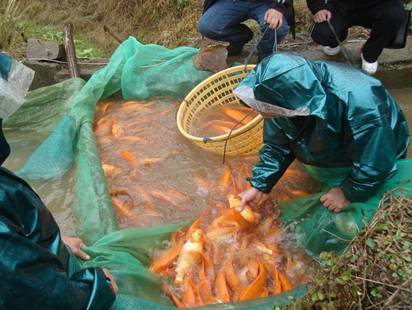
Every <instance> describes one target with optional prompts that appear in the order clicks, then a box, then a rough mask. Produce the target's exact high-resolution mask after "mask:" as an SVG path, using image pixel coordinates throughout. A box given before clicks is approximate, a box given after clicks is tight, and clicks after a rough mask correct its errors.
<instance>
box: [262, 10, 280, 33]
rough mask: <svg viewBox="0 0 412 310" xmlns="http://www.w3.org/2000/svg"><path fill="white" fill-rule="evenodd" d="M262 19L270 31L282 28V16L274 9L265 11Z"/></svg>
mask: <svg viewBox="0 0 412 310" xmlns="http://www.w3.org/2000/svg"><path fill="white" fill-rule="evenodd" d="M264 19H265V22H266V23H267V24H268V27H269V28H270V29H277V28H279V27H280V26H282V23H283V14H282V13H281V12H279V11H277V10H275V9H269V10H267V11H266V13H265V18H264Z"/></svg>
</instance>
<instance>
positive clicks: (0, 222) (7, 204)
mask: <svg viewBox="0 0 412 310" xmlns="http://www.w3.org/2000/svg"><path fill="white" fill-rule="evenodd" d="M1 123H2V120H1V118H0V276H1V279H0V309H42V310H48V309H50V310H51V309H53V310H55V309H79V310H80V309H108V308H109V307H110V306H111V305H112V304H113V302H114V300H115V294H116V293H117V285H116V282H115V279H114V278H113V276H112V275H111V274H110V272H109V271H108V270H106V269H100V268H86V269H80V266H79V264H78V262H77V260H76V258H75V257H74V254H75V255H77V256H79V257H80V258H83V259H88V258H89V257H88V256H87V255H86V254H85V253H83V252H82V251H81V249H80V248H81V247H82V246H83V243H82V242H81V240H80V239H78V238H64V239H62V236H61V235H60V231H59V228H58V226H57V224H56V222H55V220H54V219H53V216H52V214H51V213H50V211H49V210H48V209H47V208H46V207H45V205H44V204H43V202H42V201H41V200H40V198H39V196H37V194H36V193H35V192H34V191H33V190H32V189H31V187H30V186H29V185H28V184H27V183H26V182H25V181H24V180H22V179H20V178H19V177H17V176H16V175H15V174H13V173H12V172H10V171H8V170H7V169H5V168H4V167H1V166H2V164H3V163H4V161H5V160H6V158H7V157H8V155H9V153H10V148H9V145H8V143H7V142H6V140H5V138H4V135H3V131H2V128H1V125H2V124H1ZM65 242H66V244H65ZM68 248H70V249H71V251H70V250H69V249H68ZM73 266H76V267H73ZM72 268H74V269H77V271H74V270H71V269H72Z"/></svg>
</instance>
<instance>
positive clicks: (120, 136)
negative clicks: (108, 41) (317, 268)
mask: <svg viewBox="0 0 412 310" xmlns="http://www.w3.org/2000/svg"><path fill="white" fill-rule="evenodd" d="M176 110H177V105H176V104H175V103H170V102H168V103H161V102H156V101H149V102H144V101H137V100H131V101H126V102H116V101H113V100H106V101H102V102H100V103H99V104H98V105H97V113H96V118H95V123H94V132H95V136H96V140H97V145H98V148H99V153H100V159H101V162H102V169H103V171H104V174H105V176H106V181H107V185H108V189H109V193H110V198H111V201H112V204H113V207H114V209H115V211H116V215H117V219H118V222H119V224H120V225H119V226H120V227H121V228H124V227H136V226H156V225H161V224H168V223H175V222H179V221H182V220H188V219H190V220H193V218H194V217H195V218H198V219H197V220H196V221H195V222H194V223H193V225H191V226H190V227H189V228H185V229H181V230H179V231H177V232H176V233H174V234H173V237H172V240H171V243H170V246H169V247H168V248H167V249H166V250H165V251H164V252H161V253H155V254H154V257H153V264H152V265H151V268H150V269H151V271H153V272H155V273H157V274H159V275H162V276H164V277H163V279H168V280H167V281H164V286H163V288H164V292H165V294H166V295H167V296H169V297H170V299H171V300H172V301H173V302H174V304H175V305H176V306H177V307H182V308H183V307H195V306H201V305H207V304H214V303H226V302H234V301H244V300H249V299H254V298H259V297H264V296H268V295H272V294H278V293H280V292H284V291H288V290H289V289H291V288H292V287H294V286H296V285H299V284H300V283H303V282H307V281H309V278H308V275H307V268H306V265H305V262H304V261H305V259H304V256H303V254H302V252H300V251H298V250H295V249H293V247H290V246H284V242H283V241H284V240H285V233H284V231H283V230H282V229H281V227H280V225H279V223H278V222H277V221H276V218H277V215H278V214H277V212H278V209H277V208H275V207H274V206H273V204H272V203H270V202H274V203H275V204H276V203H277V202H281V201H285V200H288V199H291V198H295V197H302V196H306V195H308V194H309V192H310V191H311V190H313V189H314V188H311V185H310V184H311V183H310V180H309V179H308V177H307V175H306V174H305V173H304V172H303V171H302V170H301V169H297V168H296V167H294V166H292V167H291V168H289V169H288V170H287V171H286V173H285V175H284V177H283V178H282V179H281V180H280V182H279V183H278V184H277V185H276V190H274V191H272V193H271V196H270V199H269V200H268V203H265V204H263V205H262V206H260V207H259V208H256V209H252V208H251V207H249V206H247V207H246V208H245V209H244V210H239V208H238V206H239V202H240V200H239V199H240V198H239V197H238V196H237V195H238V194H239V193H241V192H242V191H244V190H246V189H247V188H249V185H248V182H247V181H246V178H247V177H248V176H250V175H251V167H252V165H253V163H254V162H255V161H256V160H257V157H256V156H250V157H243V158H236V159H234V160H228V161H227V162H226V163H225V165H222V163H221V158H220V157H218V156H215V155H213V156H214V157H213V156H211V155H208V154H205V153H206V152H204V151H203V150H199V149H196V147H195V146H193V145H191V144H190V143H187V141H185V140H184V139H182V137H180V135H179V134H178V131H177V129H176V127H175V117H174V115H175V112H176ZM249 112H250V109H247V108H240V109H239V108H235V107H223V108H222V109H221V110H219V111H218V110H216V111H212V112H211V113H209V114H208V115H206V117H205V119H203V122H201V123H199V124H198V125H199V126H198V129H199V130H201V131H202V132H203V133H206V134H207V135H220V134H224V133H227V132H229V131H230V130H231V129H232V128H233V126H234V125H235V124H237V123H239V124H244V123H245V122H248V121H250V120H251V119H253V117H255V116H256V115H254V114H253V113H251V114H249V115H248V116H247V114H248V113H249ZM159 118H161V119H162V121H160V122H159ZM165 175H169V176H170V175H171V176H173V177H172V178H170V177H169V178H166V177H164V176H165ZM308 184H309V185H308ZM312 185H313V184H312ZM301 188H305V191H302V190H301ZM188 211H190V212H188ZM286 239H287V238H286Z"/></svg>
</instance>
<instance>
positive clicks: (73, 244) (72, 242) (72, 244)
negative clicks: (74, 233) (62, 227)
mask: <svg viewBox="0 0 412 310" xmlns="http://www.w3.org/2000/svg"><path fill="white" fill-rule="evenodd" d="M62 240H63V242H64V244H65V245H67V246H68V247H69V249H70V250H71V251H72V252H73V254H74V255H75V256H77V257H79V258H81V259H83V260H89V259H90V256H89V255H87V254H86V253H84V252H83V251H82V250H81V248H83V247H85V246H86V245H85V244H84V243H83V241H82V240H81V239H80V238H77V237H67V236H62Z"/></svg>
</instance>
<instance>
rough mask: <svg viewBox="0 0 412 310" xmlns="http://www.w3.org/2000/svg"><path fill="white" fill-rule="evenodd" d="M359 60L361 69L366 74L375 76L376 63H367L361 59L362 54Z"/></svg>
mask: <svg viewBox="0 0 412 310" xmlns="http://www.w3.org/2000/svg"><path fill="white" fill-rule="evenodd" d="M361 59H362V69H363V70H364V71H366V73H368V74H375V73H376V71H377V70H378V62H377V61H375V62H367V61H366V60H365V59H364V58H363V54H362V53H361Z"/></svg>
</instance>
